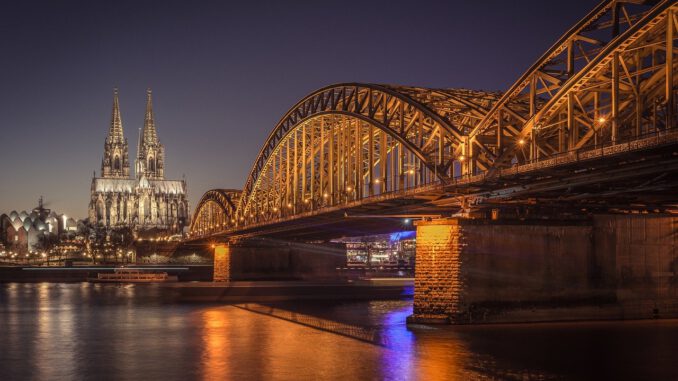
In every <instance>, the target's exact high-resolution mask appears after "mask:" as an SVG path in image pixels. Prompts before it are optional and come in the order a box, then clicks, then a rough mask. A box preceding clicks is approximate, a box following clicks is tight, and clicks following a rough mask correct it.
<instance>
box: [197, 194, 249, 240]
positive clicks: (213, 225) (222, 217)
mask: <svg viewBox="0 0 678 381" xmlns="http://www.w3.org/2000/svg"><path fill="white" fill-rule="evenodd" d="M240 193H241V191H240V190H237V189H211V190H209V191H207V192H205V194H203V196H202V198H200V201H199V202H198V205H197V206H196V208H195V212H194V213H193V218H192V219H191V226H190V229H189V231H190V234H191V235H207V234H210V233H214V232H217V231H221V230H223V229H226V228H228V227H230V226H233V222H232V221H233V218H234V216H235V209H236V205H237V203H238V199H239V198H240Z"/></svg>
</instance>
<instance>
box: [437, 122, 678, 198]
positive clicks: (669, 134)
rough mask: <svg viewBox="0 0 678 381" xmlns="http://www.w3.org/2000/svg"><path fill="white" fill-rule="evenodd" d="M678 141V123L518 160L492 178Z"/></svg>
mask: <svg viewBox="0 0 678 381" xmlns="http://www.w3.org/2000/svg"><path fill="white" fill-rule="evenodd" d="M677 142H678V126H676V127H673V128H669V129H657V130H654V131H650V132H646V133H643V134H639V135H635V136H626V137H623V138H620V139H618V140H617V141H616V142H609V141H608V142H603V143H595V144H592V145H590V146H587V147H584V148H580V149H573V150H568V151H564V152H562V153H559V154H557V155H552V156H548V157H544V158H536V159H533V160H528V161H526V162H523V163H515V164H514V165H513V166H511V167H509V168H502V169H499V170H497V171H495V172H494V173H493V174H492V176H491V178H500V177H505V176H511V175H516V174H519V173H525V172H532V171H536V170H540V169H546V168H552V167H557V166H560V165H565V164H572V163H577V162H581V161H587V160H592V159H599V158H603V157H606V156H614V155H618V154H621V153H625V152H632V151H641V150H645V149H648V148H652V147H658V146H662V145H666V144H675V143H677ZM488 173H489V171H482V172H478V173H476V174H468V175H459V176H455V177H454V178H452V179H451V181H450V182H448V183H447V184H448V185H465V184H470V183H478V182H482V181H485V180H486V179H488Z"/></svg>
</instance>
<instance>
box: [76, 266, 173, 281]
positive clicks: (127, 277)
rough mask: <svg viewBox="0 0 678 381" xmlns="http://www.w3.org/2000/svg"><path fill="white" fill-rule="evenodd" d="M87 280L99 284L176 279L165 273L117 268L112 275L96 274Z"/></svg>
mask: <svg viewBox="0 0 678 381" xmlns="http://www.w3.org/2000/svg"><path fill="white" fill-rule="evenodd" d="M88 280H89V281H90V282H101V283H154V282H176V281H177V280H178V278H177V276H176V275H168V274H167V273H166V272H153V271H144V270H141V269H131V268H126V267H119V268H116V269H115V270H114V271H113V273H98V274H97V277H96V278H89V279H88Z"/></svg>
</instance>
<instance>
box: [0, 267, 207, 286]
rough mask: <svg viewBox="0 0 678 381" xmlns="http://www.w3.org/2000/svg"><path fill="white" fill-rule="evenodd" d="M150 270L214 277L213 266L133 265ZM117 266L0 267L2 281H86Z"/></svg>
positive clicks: (188, 277) (197, 278)
mask: <svg viewBox="0 0 678 381" xmlns="http://www.w3.org/2000/svg"><path fill="white" fill-rule="evenodd" d="M130 267H133V268H139V269H143V270H149V271H163V272H166V273H168V274H169V275H176V276H177V277H178V279H179V281H182V282H190V281H208V280H211V279H212V266H205V265H189V266H172V265H133V266H130ZM114 269H115V266H106V265H100V266H97V265H95V266H73V267H63V266H62V267H38V266H7V267H0V283H8V282H28V283H34V282H59V283H60V282H85V281H87V278H96V276H97V274H98V273H112V272H113V271H114Z"/></svg>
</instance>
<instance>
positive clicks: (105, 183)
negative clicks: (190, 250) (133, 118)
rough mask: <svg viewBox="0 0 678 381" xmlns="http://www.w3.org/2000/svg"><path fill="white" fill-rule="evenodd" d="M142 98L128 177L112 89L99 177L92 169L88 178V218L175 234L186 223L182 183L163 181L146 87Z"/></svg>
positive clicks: (101, 223)
mask: <svg viewBox="0 0 678 381" xmlns="http://www.w3.org/2000/svg"><path fill="white" fill-rule="evenodd" d="M146 97H147V98H146V116H145V118H144V126H143V128H142V129H141V130H140V132H139V143H138V146H137V150H136V154H137V155H136V161H135V170H134V177H131V176H130V164H129V158H128V150H127V138H125V136H124V132H123V128H122V119H121V118H120V105H119V101H118V91H117V89H115V90H114V92H113V115H112V117H111V126H110V129H109V130H108V136H107V137H106V142H105V143H104V157H103V160H102V161H101V177H96V174H95V175H94V177H93V178H92V190H91V199H90V203H89V220H90V222H91V223H92V225H98V226H103V227H107V228H116V227H131V228H132V229H133V230H134V231H136V232H140V231H145V230H146V231H158V232H164V233H171V234H174V233H180V232H181V231H182V230H183V228H184V226H186V224H187V223H188V196H187V194H186V191H187V189H186V182H185V181H184V180H165V149H164V147H163V145H162V144H160V140H159V139H158V133H157V131H156V128H155V121H154V116H153V104H152V98H151V90H150V89H149V90H148V91H147V95H146Z"/></svg>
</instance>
